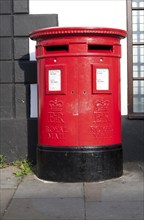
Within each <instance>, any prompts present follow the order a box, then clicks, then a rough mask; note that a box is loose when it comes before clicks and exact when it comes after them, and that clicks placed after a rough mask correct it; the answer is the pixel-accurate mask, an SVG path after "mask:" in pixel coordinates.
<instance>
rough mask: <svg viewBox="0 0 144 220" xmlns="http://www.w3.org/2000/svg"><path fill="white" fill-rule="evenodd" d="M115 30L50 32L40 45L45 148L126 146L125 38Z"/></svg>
mask: <svg viewBox="0 0 144 220" xmlns="http://www.w3.org/2000/svg"><path fill="white" fill-rule="evenodd" d="M125 36H126V32H125V31H123V30H119V29H112V28H79V27H77V28H46V29H41V30H37V31H34V32H32V33H31V34H30V37H31V39H33V40H36V41H37V46H36V58H37V60H38V96H39V101H38V102H39V104H38V106H39V110H38V112H39V116H38V134H39V145H43V146H68V147H69V146H108V145H116V144H120V143H121V110H120V109H121V104H120V57H121V45H120V39H122V38H124V37H125Z"/></svg>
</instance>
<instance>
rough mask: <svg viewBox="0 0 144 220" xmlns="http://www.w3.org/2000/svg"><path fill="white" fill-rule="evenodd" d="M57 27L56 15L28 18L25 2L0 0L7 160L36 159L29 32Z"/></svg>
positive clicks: (2, 137) (2, 140)
mask: <svg viewBox="0 0 144 220" xmlns="http://www.w3.org/2000/svg"><path fill="white" fill-rule="evenodd" d="M57 25H58V16H57V15H56V14H51V15H30V14H29V1H28V0H0V147H1V152H0V154H3V155H5V156H6V159H7V161H9V162H11V161H14V160H17V159H22V158H26V157H27V156H28V158H29V159H30V160H32V161H35V159H36V144H37V119H31V118H30V84H32V83H36V82H37V64H36V61H30V60H29V32H31V31H33V30H35V29H40V28H45V27H51V26H57Z"/></svg>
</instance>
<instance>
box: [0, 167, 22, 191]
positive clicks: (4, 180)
mask: <svg viewBox="0 0 144 220" xmlns="http://www.w3.org/2000/svg"><path fill="white" fill-rule="evenodd" d="M16 170H17V168H16V167H13V166H9V167H6V168H3V169H0V177H1V181H0V188H1V189H11V188H12V189H16V188H17V186H18V184H19V183H20V181H21V178H18V177H16V176H15V175H14V174H13V173H14V172H15V171H16Z"/></svg>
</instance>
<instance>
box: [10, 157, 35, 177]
mask: <svg viewBox="0 0 144 220" xmlns="http://www.w3.org/2000/svg"><path fill="white" fill-rule="evenodd" d="M13 165H14V166H16V167H17V168H18V170H17V171H16V172H14V174H15V175H16V176H17V177H23V176H26V175H28V174H31V173H32V169H31V163H30V162H29V161H28V160H27V159H24V160H22V161H20V160H16V161H15V162H13Z"/></svg>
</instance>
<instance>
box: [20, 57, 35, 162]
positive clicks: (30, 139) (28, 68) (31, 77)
mask: <svg viewBox="0 0 144 220" xmlns="http://www.w3.org/2000/svg"><path fill="white" fill-rule="evenodd" d="M28 59H29V54H26V55H24V56H23V57H21V59H19V62H18V64H19V68H20V72H21V73H22V74H23V76H22V77H23V81H24V85H25V100H26V104H25V105H26V106H25V111H26V112H25V116H26V120H27V123H26V124H27V128H26V131H27V134H26V138H27V155H28V159H29V160H30V161H31V162H32V163H34V164H35V163H36V146H37V143H38V131H37V118H30V84H34V83H37V62H36V61H30V60H28Z"/></svg>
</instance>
